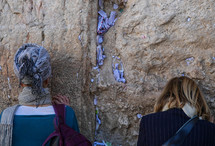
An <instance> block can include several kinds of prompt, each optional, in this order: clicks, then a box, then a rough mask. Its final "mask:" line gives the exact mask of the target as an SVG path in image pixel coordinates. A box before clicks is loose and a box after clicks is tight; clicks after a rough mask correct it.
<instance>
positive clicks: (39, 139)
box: [0, 106, 79, 146]
mask: <svg viewBox="0 0 215 146" xmlns="http://www.w3.org/2000/svg"><path fill="white" fill-rule="evenodd" d="M54 117H55V115H54V114H53V115H31V116H29V115H15V116H14V127H13V141H12V143H13V146H41V145H42V144H43V142H44V141H45V140H46V138H47V137H48V136H49V135H50V134H51V133H52V132H53V131H54V123H53V120H54ZM0 120H1V115H0ZM66 124H67V125H68V126H69V127H71V128H73V129H74V130H75V131H77V132H79V128H78V123H77V119H76V116H75V112H74V111H73V109H72V108H71V107H69V106H67V107H66Z"/></svg>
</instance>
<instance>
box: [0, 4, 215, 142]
mask: <svg viewBox="0 0 215 146" xmlns="http://www.w3.org/2000/svg"><path fill="white" fill-rule="evenodd" d="M112 1H114V0H112ZM114 2H117V3H120V2H121V1H118V0H115V1H114ZM97 4H98V3H97V0H95V1H92V0H70V1H68V0H67V1H59V0H58V1H51V0H46V1H42V0H37V1H22V0H16V3H15V2H14V1H12V0H10V1H9V0H7V1H6V0H1V1H0V65H1V67H2V71H0V88H1V90H0V97H1V101H0V108H1V109H3V108H5V107H7V106H8V105H11V104H15V103H16V102H17V98H16V97H17V94H18V90H19V89H18V83H17V79H16V77H15V75H14V73H13V55H14V53H15V51H16V49H17V48H18V47H19V46H21V44H22V43H25V42H33V43H38V44H42V42H44V44H43V45H44V47H45V48H47V49H48V50H49V52H50V53H51V56H52V68H53V77H52V79H51V85H50V87H51V89H52V94H53V95H55V94H56V93H61V94H66V95H68V96H70V99H71V102H72V105H71V106H72V107H73V108H74V110H75V112H76V115H77V117H78V121H79V124H80V127H81V132H82V133H84V135H86V136H87V137H88V138H90V139H91V140H93V139H94V135H95V134H94V129H95V109H94V105H93V99H94V96H95V95H96V96H98V104H97V105H98V108H99V117H100V119H101V123H102V124H101V125H100V128H99V130H98V135H96V137H95V138H96V140H99V141H100V140H105V141H109V142H111V143H113V144H114V145H135V144H136V141H137V137H138V128H139V122H140V119H138V118H137V114H142V115H144V114H147V113H150V112H152V109H153V105H154V102H155V99H156V98H157V97H158V96H159V93H160V91H161V90H162V88H163V87H164V85H165V84H166V82H167V81H168V80H169V79H170V78H172V77H175V76H180V75H182V74H184V75H187V76H189V77H192V78H194V79H195V80H196V81H197V82H198V83H199V84H200V85H202V90H203V92H204V94H205V96H206V98H207V101H208V103H209V105H210V108H211V109H212V113H213V114H214V113H215V104H214V98H215V92H214V88H215V51H214V48H215V41H214V40H215V33H214V32H215V18H214V13H215V9H214V8H215V5H214V1H213V0H208V1H202V0H187V1H181V0H151V1H150V0H128V2H127V4H126V7H125V8H124V10H123V12H122V13H121V12H119V11H118V10H117V13H118V20H117V22H116V23H115V26H113V27H112V28H111V29H110V30H109V31H108V32H107V33H106V34H105V36H104V43H103V46H104V48H105V55H106V56H107V58H106V59H105V62H104V65H103V66H102V67H101V70H100V77H99V76H98V72H97V71H96V70H93V69H92V67H93V66H95V65H96V60H95V59H96V26H97V11H98V6H97ZM120 7H123V6H122V5H121V6H120ZM104 10H105V11H106V12H107V13H108V14H109V12H110V11H111V10H113V8H112V2H111V1H108V0H106V1H105V4H104ZM79 35H80V37H81V41H79V39H78V37H79ZM116 55H118V56H120V57H121V60H122V62H123V65H124V69H125V78H126V80H127V82H126V83H125V84H123V83H118V82H116V81H115V79H114V77H113V74H112V62H113V59H112V56H116ZM8 77H9V79H10V85H9V84H8ZM91 78H92V79H94V82H93V83H91V82H90V80H91ZM10 86H11V89H10ZM8 95H9V96H10V98H8Z"/></svg>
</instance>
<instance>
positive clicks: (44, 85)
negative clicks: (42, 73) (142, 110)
mask: <svg viewBox="0 0 215 146" xmlns="http://www.w3.org/2000/svg"><path fill="white" fill-rule="evenodd" d="M48 83H49V79H46V80H45V81H43V87H44V88H46V87H48Z"/></svg>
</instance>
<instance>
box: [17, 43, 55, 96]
mask: <svg viewBox="0 0 215 146" xmlns="http://www.w3.org/2000/svg"><path fill="white" fill-rule="evenodd" d="M14 72H15V74H16V76H17V77H18V78H19V82H20V84H21V83H24V84H30V85H32V94H35V95H38V96H40V95H43V93H44V89H43V87H42V85H43V81H45V80H46V79H48V77H49V76H50V75H51V64H50V55H49V53H48V52H47V50H46V49H45V48H43V47H42V46H39V45H37V44H24V45H23V46H22V47H21V48H19V49H18V51H17V52H16V55H15V57H14Z"/></svg>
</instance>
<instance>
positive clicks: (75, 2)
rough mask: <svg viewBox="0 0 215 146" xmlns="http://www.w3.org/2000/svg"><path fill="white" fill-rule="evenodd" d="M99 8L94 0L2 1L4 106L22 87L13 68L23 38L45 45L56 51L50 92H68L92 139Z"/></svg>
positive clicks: (0, 44)
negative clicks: (92, 89)
mask: <svg viewBox="0 0 215 146" xmlns="http://www.w3.org/2000/svg"><path fill="white" fill-rule="evenodd" d="M96 9H97V2H96V1H95V2H92V1H91V2H90V1H80V0H71V1H61V0H58V1H52V0H48V1H42V0H37V1H33V0H27V1H23V0H16V1H11V0H10V1H9V0H2V1H0V32H1V33H0V47H1V48H0V49H1V51H0V65H1V68H2V70H1V71H0V76H1V79H0V84H1V85H0V86H1V91H0V97H1V103H0V109H1V110H2V109H4V108H5V107H7V106H9V105H12V104H15V103H17V95H18V89H19V88H18V81H17V79H16V77H15V74H14V73H13V57H14V54H15V52H16V50H17V49H18V48H19V47H20V46H21V45H22V44H23V43H37V44H40V45H43V46H44V47H45V48H47V49H48V51H49V52H50V54H51V57H52V71H53V76H52V78H51V83H50V87H51V90H52V95H56V94H57V93H61V94H63V95H67V96H69V97H70V100H71V106H72V107H73V109H74V110H75V112H76V116H77V118H78V121H79V126H80V130H81V132H82V133H83V134H84V135H85V136H87V137H88V138H90V140H91V141H93V139H94V134H92V133H94V129H95V128H94V127H95V122H94V121H95V120H94V105H93V103H92V102H90V101H91V100H92V99H91V97H90V93H89V87H88V86H89V85H88V84H89V83H88V80H89V72H90V69H91V61H92V63H93V62H95V56H96V54H95V53H91V51H92V52H95V51H94V50H93V49H91V48H95V44H96V42H95V38H96V31H95V30H96V25H92V23H93V24H96V22H97V12H96V11H93V10H96ZM92 30H93V31H92ZM79 35H80V37H81V41H80V40H79ZM91 55H93V56H91ZM90 58H92V59H90ZM8 79H10V85H9V82H8ZM10 86H11V88H10ZM9 97H10V98H9Z"/></svg>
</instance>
